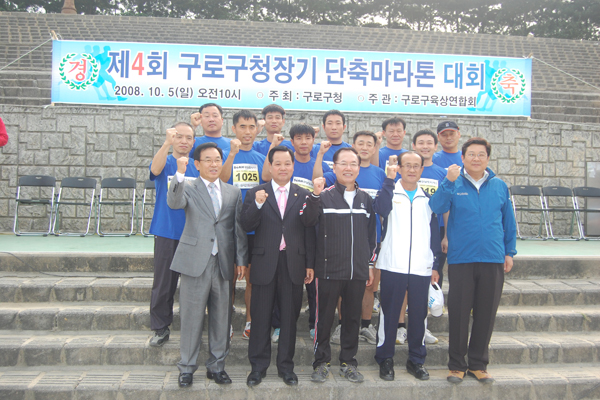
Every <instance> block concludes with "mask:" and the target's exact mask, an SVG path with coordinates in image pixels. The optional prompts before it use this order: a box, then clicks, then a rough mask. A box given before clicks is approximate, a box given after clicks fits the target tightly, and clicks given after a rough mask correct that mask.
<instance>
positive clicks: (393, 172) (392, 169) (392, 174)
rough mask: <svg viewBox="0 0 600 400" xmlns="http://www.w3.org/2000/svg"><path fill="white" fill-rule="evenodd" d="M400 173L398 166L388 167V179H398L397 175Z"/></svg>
mask: <svg viewBox="0 0 600 400" xmlns="http://www.w3.org/2000/svg"><path fill="white" fill-rule="evenodd" d="M397 173H398V164H394V165H391V164H390V165H388V167H387V177H388V178H390V179H396V174H397Z"/></svg>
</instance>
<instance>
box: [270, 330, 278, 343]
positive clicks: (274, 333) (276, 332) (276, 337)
mask: <svg viewBox="0 0 600 400" xmlns="http://www.w3.org/2000/svg"><path fill="white" fill-rule="evenodd" d="M271 342H273V343H277V342H279V328H275V330H274V331H273V335H271Z"/></svg>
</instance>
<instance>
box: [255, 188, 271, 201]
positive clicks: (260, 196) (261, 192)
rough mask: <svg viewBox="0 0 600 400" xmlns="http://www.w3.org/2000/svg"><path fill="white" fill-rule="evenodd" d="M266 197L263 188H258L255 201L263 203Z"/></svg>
mask: <svg viewBox="0 0 600 400" xmlns="http://www.w3.org/2000/svg"><path fill="white" fill-rule="evenodd" d="M267 197H269V194H268V193H267V192H265V191H264V190H259V191H258V192H256V202H257V203H258V204H264V203H265V201H267Z"/></svg>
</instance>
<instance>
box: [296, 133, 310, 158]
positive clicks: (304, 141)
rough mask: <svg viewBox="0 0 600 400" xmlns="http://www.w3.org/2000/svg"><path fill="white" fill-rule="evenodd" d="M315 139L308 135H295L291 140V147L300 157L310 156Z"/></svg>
mask: <svg viewBox="0 0 600 400" xmlns="http://www.w3.org/2000/svg"><path fill="white" fill-rule="evenodd" d="M314 143H315V138H314V137H313V136H312V135H311V134H310V133H303V134H301V135H295V136H294V138H293V139H292V145H293V146H294V150H296V153H298V154H299V155H301V156H305V155H307V154H310V152H311V150H312V147H313V144H314Z"/></svg>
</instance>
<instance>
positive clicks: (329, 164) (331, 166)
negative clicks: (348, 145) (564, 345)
mask: <svg viewBox="0 0 600 400" xmlns="http://www.w3.org/2000/svg"><path fill="white" fill-rule="evenodd" d="M323 162H324V163H325V164H327V165H328V166H329V168H331V169H333V161H323Z"/></svg>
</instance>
